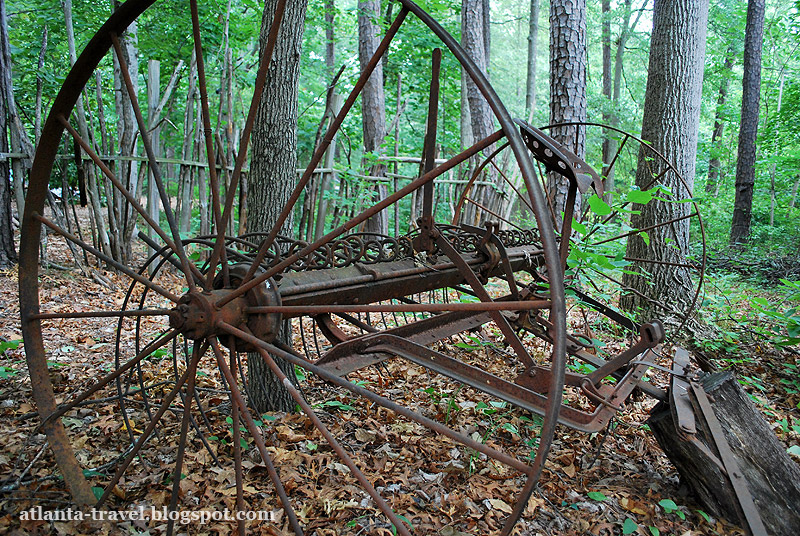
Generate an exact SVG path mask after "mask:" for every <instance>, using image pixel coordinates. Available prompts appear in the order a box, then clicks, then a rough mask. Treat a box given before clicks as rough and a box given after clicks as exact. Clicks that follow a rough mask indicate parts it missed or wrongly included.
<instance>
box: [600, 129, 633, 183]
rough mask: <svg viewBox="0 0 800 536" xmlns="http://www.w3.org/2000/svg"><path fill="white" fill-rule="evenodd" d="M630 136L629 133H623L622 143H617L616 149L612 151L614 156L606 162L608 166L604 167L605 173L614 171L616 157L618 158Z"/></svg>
mask: <svg viewBox="0 0 800 536" xmlns="http://www.w3.org/2000/svg"><path fill="white" fill-rule="evenodd" d="M630 138H631V136H630V134H625V138H623V140H622V143H620V144H619V147H617V150H616V151H615V152H614V157H613V158H612V159H611V162H609V163H608V167H607V168H606V169H607V171H606V173H607V174H609V175H610V174H611V173H613V171H614V166H615V165H616V164H617V158H619V155H620V153H622V149H623V148H624V147H625V144H626V143H628V140H629V139H630Z"/></svg>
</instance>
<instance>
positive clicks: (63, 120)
mask: <svg viewBox="0 0 800 536" xmlns="http://www.w3.org/2000/svg"><path fill="white" fill-rule="evenodd" d="M58 119H59V121H60V122H61V124H62V125H64V128H66V129H67V131H68V132H69V133H70V134H72V137H73V139H75V141H76V142H78V144H79V145H80V146H81V149H83V151H84V152H85V153H86V154H87V155H88V156H89V158H91V159H92V161H93V162H94V163H95V165H96V166H97V167H98V168H100V171H101V172H102V173H103V175H105V176H106V178H107V179H108V180H109V181H111V184H113V185H114V187H115V188H116V189H117V190H118V191H119V192H120V194H122V197H124V198H125V200H126V201H128V203H129V204H130V205H131V207H133V209H134V210H135V211H136V212H138V213H139V215H140V216H141V217H142V218H143V219H144V221H146V222H147V224H148V225H149V226H150V228H151V229H153V231H155V232H156V233H157V234H158V236H160V237H161V239H162V240H163V241H164V243H166V244H167V246H169V248H170V249H171V250H172V251H174V252H175V253H176V254H177V253H178V246H177V245H176V244H175V242H173V241H172V239H171V238H170V237H169V236H168V235H167V233H166V232H164V229H162V228H161V226H160V225H158V223H156V222H155V221H154V220H153V218H151V217H150V214H148V213H147V211H146V210H145V209H144V207H143V206H142V205H141V204H139V202H138V201H137V200H136V198H135V197H134V196H133V195H132V194H131V193H130V192H129V191H128V189H127V188H125V186H124V185H123V184H122V182H120V180H119V179H118V178H117V176H116V175H115V174H114V172H113V171H111V169H109V167H108V166H107V165H106V163H105V162H103V160H102V159H101V158H100V156H99V155H98V154H97V153H96V152H95V151H94V149H92V147H91V146H90V145H89V144H88V143H86V140H84V139H83V138H82V137H81V135H80V133H79V132H78V131H77V130H75V128H74V127H73V126H72V125H71V124H70V123H69V121H68V120H67V119H66V118H65V117H64V116H63V115H59V116H58ZM153 249H157V248H153ZM189 267H190V269H191V270H192V273H193V274H194V275H195V276H196V277H198V278H199V279H200V280H201V281H202V278H203V274H202V273H200V270H198V269H197V266H195V265H194V264H192V263H190V264H189Z"/></svg>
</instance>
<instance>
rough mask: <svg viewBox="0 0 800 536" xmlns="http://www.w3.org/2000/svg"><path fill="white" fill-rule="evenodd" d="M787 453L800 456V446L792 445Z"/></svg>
mask: <svg viewBox="0 0 800 536" xmlns="http://www.w3.org/2000/svg"><path fill="white" fill-rule="evenodd" d="M786 452H788V453H789V454H794V455H795V456H800V445H792V446H791V447H789V448H788V449H786Z"/></svg>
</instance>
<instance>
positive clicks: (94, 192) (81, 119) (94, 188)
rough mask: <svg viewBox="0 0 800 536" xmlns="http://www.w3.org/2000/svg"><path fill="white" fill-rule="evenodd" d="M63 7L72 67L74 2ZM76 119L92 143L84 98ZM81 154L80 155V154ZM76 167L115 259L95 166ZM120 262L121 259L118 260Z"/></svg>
mask: <svg viewBox="0 0 800 536" xmlns="http://www.w3.org/2000/svg"><path fill="white" fill-rule="evenodd" d="M61 3H62V7H63V8H64V21H65V24H66V30H67V48H68V50H69V63H70V65H74V64H75V62H76V61H77V59H78V56H77V52H76V50H75V33H74V28H73V24H72V0H62V2H61ZM75 119H76V120H77V122H78V129H77V130H78V132H79V133H80V135H81V138H83V139H84V141H86V143H89V144H91V143H92V137H91V135H90V131H89V124H88V122H87V121H86V111H85V109H84V105H83V96H80V97H78V101H77V102H76V104H75ZM78 154H79V153H78ZM75 165H76V166H78V167H79V168H82V172H83V173H84V174H85V175H86V178H87V179H88V193H89V205H90V210H91V215H92V216H93V217H94V219H95V225H97V239H98V242H99V243H100V244H99V245H100V248H99V249H101V250H102V251H103V253H105V254H106V255H108V256H109V257H113V255H114V250H113V248H112V247H111V240H110V239H109V236H108V228H107V226H106V221H105V218H104V217H103V209H102V205H101V202H100V190H99V185H98V182H97V176H96V174H95V166H94V165H88V164H87V165H84V163H83V162H82V161H81V160H80V159H78V161H76V162H75ZM116 260H120V259H116Z"/></svg>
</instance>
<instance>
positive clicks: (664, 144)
mask: <svg viewBox="0 0 800 536" xmlns="http://www.w3.org/2000/svg"><path fill="white" fill-rule="evenodd" d="M707 22H708V0H699V1H698V0H655V5H654V10H653V32H652V36H651V38H650V62H649V66H648V70H647V90H646V97H645V102H644V116H643V119H642V138H643V139H644V140H645V141H646V142H649V143H651V144H652V147H653V148H654V149H655V150H656V151H659V152H660V153H661V154H663V155H664V157H665V158H666V159H667V161H669V162H672V163H673V165H674V166H675V168H676V169H677V171H678V173H679V174H680V175H681V176H682V177H683V178H684V180H685V181H686V183H687V186H688V188H689V191H686V188H685V187H684V186H683V184H682V183H681V182H680V179H679V177H677V176H676V175H675V173H666V174H665V175H663V178H662V179H661V180H662V184H664V185H665V186H667V187H669V188H670V189H671V190H672V192H673V193H674V196H676V198H678V199H683V198H686V197H691V190H692V187H693V184H694V175H695V158H696V156H697V137H698V130H699V124H700V98H701V96H702V95H701V94H702V84H703V63H704V58H705V43H706V26H707ZM662 171H664V170H663V169H653V162H652V159H650V158H648V157H647V155H646V153H645V151H644V150H642V151H640V153H639V162H638V166H637V172H636V184H637V186H638V187H639V188H640V189H647V188H649V187H651V186H650V185H651V184H652V181H653V177H654V176H657V175H658V174H660V173H661V172H662ZM654 174H655V175H654ZM634 209H635V210H637V211H640V214H633V215H632V216H631V225H632V226H633V227H634V228H640V229H641V228H646V227H649V226H651V225H658V224H662V223H664V222H667V221H670V220H673V219H676V218H681V217H684V216H687V215H688V214H689V210H690V206H689V204H687V203H658V204H654V203H650V204H645V205H634ZM648 233H649V239H647V240H646V239H645V238H644V237H642V236H641V235H634V236H631V237H630V238H629V240H628V246H627V256H628V257H630V258H635V259H645V261H637V262H635V263H634V264H633V265H632V267H631V269H630V270H629V271H630V272H633V273H626V274H625V275H624V277H623V284H624V285H625V286H626V287H630V288H633V289H635V290H637V291H639V292H640V293H642V294H644V295H646V296H652V297H656V296H657V297H658V299H659V300H660V301H661V302H662V303H677V304H686V303H688V302H689V300H691V289H692V283H691V279H690V277H689V273H688V271H687V270H686V269H685V268H683V267H681V266H672V265H670V264H669V263H681V264H685V263H686V255H687V253H688V247H689V220H688V219H681V220H679V221H676V222H675V223H674V224H672V225H660V226H658V227H655V228H653V229H651V230H650V231H648ZM648 260H657V261H659V262H657V263H653V262H648ZM648 274H649V275H648ZM622 305H623V307H624V308H626V309H627V310H633V309H637V308H638V309H639V310H640V311H641V312H642V314H643V316H644V317H645V318H647V317H650V316H652V312H653V311H652V310H651V305H650V303H649V302H648V301H647V300H645V299H643V298H641V297H640V296H638V295H635V294H628V295H627V296H625V297H624V299H623V303H622ZM659 314H660V315H661V316H663V311H659ZM665 320H669V319H665Z"/></svg>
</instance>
